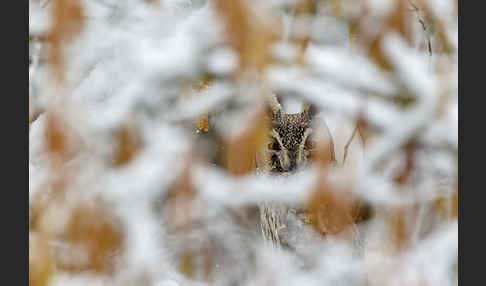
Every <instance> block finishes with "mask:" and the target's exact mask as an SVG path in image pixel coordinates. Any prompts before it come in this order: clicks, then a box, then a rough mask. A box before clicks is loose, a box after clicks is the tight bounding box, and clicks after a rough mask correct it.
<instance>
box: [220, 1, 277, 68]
mask: <svg viewBox="0 0 486 286" xmlns="http://www.w3.org/2000/svg"><path fill="white" fill-rule="evenodd" d="M215 4H216V10H217V11H218V13H219V14H220V15H221V17H222V19H223V21H224V23H225V27H226V35H227V37H228V40H229V43H230V44H231V45H232V46H233V48H234V49H235V50H236V52H237V53H238V57H239V62H240V65H239V70H238V72H237V76H238V75H239V74H241V73H242V72H244V71H247V70H252V71H262V70H263V68H264V67H265V66H266V65H267V64H268V63H269V62H270V61H271V55H270V46H271V44H272V43H273V42H274V41H275V40H277V39H278V38H279V35H278V34H277V33H275V31H276V30H278V29H275V27H276V24H275V23H274V22H270V20H269V19H263V17H261V16H259V15H257V14H256V13H255V12H254V11H252V10H251V9H250V8H249V7H248V5H247V2H246V1H243V0H234V1H226V0H217V1H216V2H215Z"/></svg>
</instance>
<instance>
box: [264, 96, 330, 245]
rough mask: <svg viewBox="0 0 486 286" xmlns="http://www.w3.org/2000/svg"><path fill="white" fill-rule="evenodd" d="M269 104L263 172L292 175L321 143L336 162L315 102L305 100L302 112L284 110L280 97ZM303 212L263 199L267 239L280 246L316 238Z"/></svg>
mask: <svg viewBox="0 0 486 286" xmlns="http://www.w3.org/2000/svg"><path fill="white" fill-rule="evenodd" d="M270 107H271V108H270V111H269V122H270V133H269V134H268V135H269V136H268V139H267V142H266V143H267V144H265V146H264V149H262V150H261V151H260V153H259V154H258V155H257V167H258V170H259V171H260V172H261V173H266V174H270V175H274V176H289V175H292V174H293V173H295V172H298V171H301V170H303V169H305V168H306V167H307V166H309V165H310V164H311V163H312V161H313V159H314V158H315V155H316V152H317V150H318V149H319V148H321V147H324V149H326V148H327V150H328V152H329V154H328V155H329V156H328V158H329V161H330V162H329V163H331V164H334V163H335V158H334V144H333V140H332V136H331V134H330V132H329V129H328V128H327V125H326V123H325V122H324V121H323V120H322V119H319V118H317V117H316V112H315V109H314V108H313V107H312V106H310V105H307V104H304V107H303V108H302V110H301V111H300V112H299V113H295V114H285V113H284V112H283V111H282V108H281V105H280V104H279V102H278V100H277V97H276V96H273V97H272V98H271V100H270ZM318 145H319V146H318ZM318 147H319V148H318ZM320 150H322V148H321V149H320ZM304 213H305V211H304V210H300V209H298V208H295V207H292V206H287V205H284V204H280V203H276V202H264V203H262V204H261V205H260V222H261V231H262V234H263V238H264V240H265V241H266V242H269V243H270V244H272V245H273V246H276V247H278V248H280V247H286V248H296V247H297V245H298V244H299V242H303V241H308V240H309V239H311V240H312V239H315V238H316V237H315V236H316V235H315V234H316V233H315V232H314V231H313V230H311V228H310V227H309V226H306V220H305V219H304V218H303V217H304V216H303V214H304ZM296 234H298V235H296ZM303 236H304V237H303ZM297 240H300V241H297Z"/></svg>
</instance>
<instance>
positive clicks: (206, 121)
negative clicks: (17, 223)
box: [29, 0, 458, 286]
mask: <svg viewBox="0 0 486 286" xmlns="http://www.w3.org/2000/svg"><path fill="white" fill-rule="evenodd" d="M29 4H30V5H29V284H30V285H158V286H176V285H333V286H336V285H457V284H458V278H457V277H458V271H457V269H458V264H457V263H458V261H457V257H458V254H457V250H458V246H457V242H458V237H457V236H458V137H457V133H458V128H457V126H458V1H456V0H383V1H380V0H260V1H256V0H193V1H191V0H145V1H143V0H30V1H29ZM272 94H275V95H277V96H278V98H279V99H280V101H281V103H282V106H283V108H284V110H285V111H286V112H288V113H295V112H298V111H299V110H300V108H301V106H303V104H311V105H312V106H313V107H315V108H316V110H317V111H318V116H319V117H320V118H322V119H324V120H325V122H326V123H327V125H328V127H329V131H330V133H331V135H332V138H333V141H334V154H333V156H334V157H335V160H336V163H335V164H332V165H329V164H327V161H326V160H325V159H326V158H320V157H319V156H320V155H319V154H318V157H317V159H316V160H315V162H314V163H313V164H312V165H311V166H310V167H309V168H307V169H306V170H304V171H302V172H299V173H298V174H296V175H294V176H291V177H289V178H285V180H283V179H282V180H277V179H275V178H272V177H271V176H268V175H266V174H262V172H259V170H257V168H256V165H255V161H254V158H255V155H256V154H257V152H259V150H261V149H262V148H265V147H266V146H264V137H265V136H266V134H267V133H268V128H269V126H268V124H267V123H268V122H267V121H266V117H265V114H266V112H267V109H266V102H267V100H268V98H269V97H270V96H271V95H272ZM269 200H272V201H278V202H282V203H298V204H300V205H302V206H304V207H306V208H308V209H310V210H313V211H315V212H322V211H324V213H327V214H329V216H327V217H326V219H324V220H317V221H311V225H313V226H315V227H316V228H319V227H321V228H322V227H324V228H326V229H328V230H329V232H328V233H327V234H326V235H323V236H322V240H321V241H319V242H316V245H315V247H314V246H313V251H311V252H310V253H306V254H305V256H306V257H305V259H307V260H308V261H311V263H310V266H309V267H301V266H300V265H299V264H298V263H296V260H295V257H293V256H292V255H291V253H289V252H286V251H275V249H272V248H271V247H268V245H266V244H265V243H264V241H263V238H262V233H261V230H260V221H259V220H260V214H259V209H258V205H259V204H260V203H262V202H264V201H269ZM323 206H324V207H323ZM322 208H325V209H324V210H323V209H322ZM350 225H352V226H353V227H356V229H357V231H358V233H359V243H358V244H359V249H360V250H359V251H358V252H356V251H354V248H355V245H354V244H353V242H350V241H349V239H346V237H345V236H343V235H341V234H342V231H343V230H345V229H346V228H348V227H349V226H350Z"/></svg>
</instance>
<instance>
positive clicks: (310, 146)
mask: <svg viewBox="0 0 486 286" xmlns="http://www.w3.org/2000/svg"><path fill="white" fill-rule="evenodd" d="M304 147H305V149H307V150H314V148H316V142H315V141H314V140H311V139H307V140H306V141H305V146H304Z"/></svg>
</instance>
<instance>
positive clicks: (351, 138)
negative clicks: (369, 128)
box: [343, 122, 361, 165]
mask: <svg viewBox="0 0 486 286" xmlns="http://www.w3.org/2000/svg"><path fill="white" fill-rule="evenodd" d="M358 129H359V124H358V122H356V127H355V128H354V130H353V133H352V134H351V137H350V138H349V139H348V142H347V143H346V145H344V155H343V165H344V163H346V157H347V156H348V148H349V145H351V142H352V141H353V138H354V136H355V135H356V132H357V131H358ZM360 134H361V133H360Z"/></svg>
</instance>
